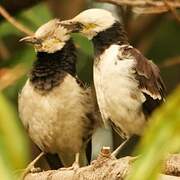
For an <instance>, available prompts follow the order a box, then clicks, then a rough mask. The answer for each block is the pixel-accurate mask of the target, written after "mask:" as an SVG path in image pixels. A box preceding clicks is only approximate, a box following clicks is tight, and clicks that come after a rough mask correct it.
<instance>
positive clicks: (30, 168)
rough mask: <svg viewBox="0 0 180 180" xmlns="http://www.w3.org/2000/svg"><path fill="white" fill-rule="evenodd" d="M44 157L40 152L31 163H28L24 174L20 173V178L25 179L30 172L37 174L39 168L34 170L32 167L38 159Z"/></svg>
mask: <svg viewBox="0 0 180 180" xmlns="http://www.w3.org/2000/svg"><path fill="white" fill-rule="evenodd" d="M43 155H44V152H41V153H40V154H39V155H38V156H37V157H36V158H35V159H34V160H33V161H32V162H30V163H29V164H28V166H27V167H26V169H25V170H24V172H23V173H22V176H21V179H22V180H23V179H24V178H25V176H26V175H27V174H28V173H30V172H32V173H35V172H39V171H41V169H40V168H35V167H34V165H35V164H36V163H37V162H38V161H39V159H40V158H41V157H42V156H43Z"/></svg>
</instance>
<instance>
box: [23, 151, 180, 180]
mask: <svg viewBox="0 0 180 180" xmlns="http://www.w3.org/2000/svg"><path fill="white" fill-rule="evenodd" d="M102 152H103V150H102ZM102 152H101V154H100V155H99V157H98V158H97V160H95V161H93V162H92V163H91V165H89V166H86V167H82V168H79V169H77V170H68V169H67V170H49V171H44V172H40V173H34V174H32V173H30V174H28V175H27V176H26V178H25V180H40V179H51V180H59V179H61V180H84V179H86V180H91V179H98V180H102V179H103V180H109V179H111V180H115V179H121V180H123V179H125V177H126V175H127V174H128V172H129V170H130V169H131V166H132V164H133V162H134V161H135V160H136V159H137V158H136V157H130V156H127V157H124V158H121V159H115V158H113V157H112V156H111V155H110V152H109V151H107V149H106V151H105V153H102ZM163 173H164V174H162V175H160V178H159V180H167V179H168V180H178V179H179V177H176V176H179V175H180V154H176V155H171V156H170V157H168V158H167V160H166V161H165V166H164V172H163Z"/></svg>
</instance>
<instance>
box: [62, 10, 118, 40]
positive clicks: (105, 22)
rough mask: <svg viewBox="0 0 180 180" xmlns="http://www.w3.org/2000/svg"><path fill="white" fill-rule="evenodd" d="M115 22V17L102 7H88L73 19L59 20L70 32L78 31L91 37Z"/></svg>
mask: <svg viewBox="0 0 180 180" xmlns="http://www.w3.org/2000/svg"><path fill="white" fill-rule="evenodd" d="M115 22H116V19H115V17H113V15H112V14H111V13H110V12H109V11H107V10H104V9H88V10H85V11H83V12H81V13H80V14H78V15H77V16H75V17H74V18H73V19H70V20H65V21H61V25H62V26H64V27H66V28H68V29H69V31H70V30H71V31H72V32H80V33H82V34H83V35H85V36H86V37H87V38H88V39H92V38H93V37H94V36H96V35H97V34H98V33H99V32H102V31H104V30H106V29H108V28H110V27H111V26H112V25H113V24H114V23H115Z"/></svg>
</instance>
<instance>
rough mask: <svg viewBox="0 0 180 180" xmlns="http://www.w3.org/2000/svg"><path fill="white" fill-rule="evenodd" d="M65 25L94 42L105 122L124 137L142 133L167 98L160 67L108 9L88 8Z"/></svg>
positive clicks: (97, 78)
mask: <svg viewBox="0 0 180 180" xmlns="http://www.w3.org/2000/svg"><path fill="white" fill-rule="evenodd" d="M61 24H62V25H63V26H64V27H66V28H69V29H71V31H72V32H80V33H81V34H83V35H84V36H86V37H87V38H88V39H89V40H92V42H93V45H94V51H95V58H94V66H93V68H94V69H93V70H94V72H93V74H94V85H95V90H96V96H97V101H98V105H99V108H100V112H101V115H102V118H103V121H104V123H105V124H107V123H108V122H110V123H111V124H112V126H113V127H114V128H115V130H116V131H117V132H118V133H119V135H120V136H122V137H123V138H124V139H129V138H130V137H131V136H132V135H142V133H143V129H144V127H145V125H146V123H147V119H148V117H149V116H150V114H151V113H152V111H153V110H154V109H155V108H156V107H157V106H158V105H159V104H160V103H161V102H162V101H163V100H164V96H165V93H164V92H165V87H164V83H163V81H162V79H161V77H160V74H159V68H158V67H157V66H156V65H155V64H154V63H153V62H152V61H150V60H148V59H147V58H145V57H144V56H143V55H142V54H141V52H140V51H138V50H137V49H135V48H134V47H132V46H131V45H130V44H129V42H128V38H127V36H126V32H125V31H124V28H123V26H122V24H121V23H120V22H119V21H118V20H117V19H116V18H115V17H113V15H112V14H111V12H109V11H107V10H103V9H88V10H85V11H83V12H81V13H80V14H78V15H77V16H75V17H74V18H73V19H70V20H66V21H62V22H61ZM119 149H120V148H119ZM117 150H118V149H117ZM116 153H117V151H116Z"/></svg>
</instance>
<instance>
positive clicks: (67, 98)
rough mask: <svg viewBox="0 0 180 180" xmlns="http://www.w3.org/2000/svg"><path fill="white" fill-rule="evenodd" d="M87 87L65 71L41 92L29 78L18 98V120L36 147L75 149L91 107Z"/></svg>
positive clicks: (82, 135)
mask: <svg viewBox="0 0 180 180" xmlns="http://www.w3.org/2000/svg"><path fill="white" fill-rule="evenodd" d="M89 91H90V90H89V89H87V90H86V91H84V90H82V89H81V88H80V87H79V85H78V84H77V82H76V80H75V79H74V78H73V77H72V76H70V75H68V76H66V77H65V79H64V81H63V83H61V85H60V86H58V87H55V88H54V89H53V90H52V91H50V92H48V93H47V94H45V95H41V94H39V93H38V92H37V91H36V90H34V88H33V87H32V85H31V84H30V82H29V81H27V83H26V85H25V86H24V88H23V90H22V93H21V95H20V98H19V112H20V117H21V120H22V122H23V124H24V126H25V127H26V129H27V130H28V133H29V135H30V136H31V138H32V139H33V141H34V142H35V143H36V144H37V145H38V146H39V148H40V149H41V150H43V151H46V152H51V153H57V152H60V151H61V152H63V151H64V152H68V151H74V152H78V151H79V150H80V148H81V146H82V143H83V141H82V140H83V137H84V135H85V134H84V133H87V132H86V129H85V128H86V127H87V124H88V123H89V122H88V121H89V120H88V119H87V117H86V116H85V115H86V113H89V112H91V111H92V108H93V107H92V106H93V104H92V103H91V102H90V101H89V99H90V97H89V96H90V94H89Z"/></svg>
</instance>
